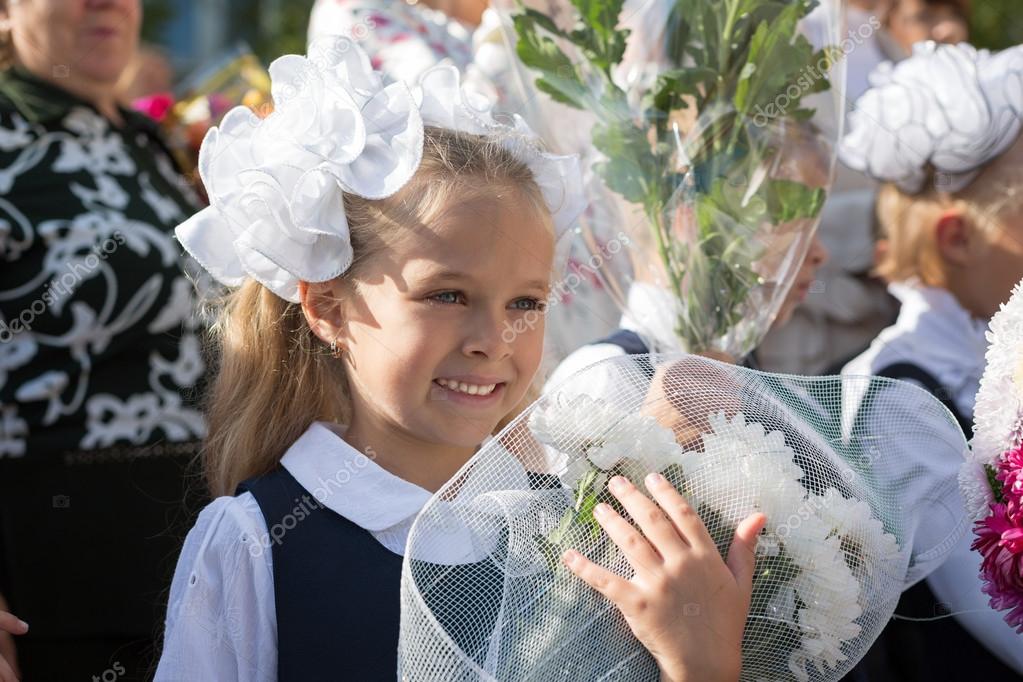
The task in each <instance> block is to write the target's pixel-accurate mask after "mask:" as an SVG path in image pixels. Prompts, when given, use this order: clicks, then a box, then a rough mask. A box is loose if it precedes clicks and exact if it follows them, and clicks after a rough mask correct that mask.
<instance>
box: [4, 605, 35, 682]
mask: <svg viewBox="0 0 1023 682" xmlns="http://www.w3.org/2000/svg"><path fill="white" fill-rule="evenodd" d="M5 606H6V604H5ZM26 632H28V623H26V622H24V621H22V620H19V619H18V618H16V617H15V616H14V615H13V614H10V613H8V612H7V611H0V682H18V675H17V661H16V660H15V657H14V639H12V638H11V635H23V634H25V633H26Z"/></svg>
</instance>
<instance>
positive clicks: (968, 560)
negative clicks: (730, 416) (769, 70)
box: [841, 44, 1023, 681]
mask: <svg viewBox="0 0 1023 682" xmlns="http://www.w3.org/2000/svg"><path fill="white" fill-rule="evenodd" d="M1020 83H1023V46H1020V47H1015V48H1010V49H1008V50H1004V51H1002V52H1000V53H994V54H987V53H984V52H980V51H977V50H975V49H974V48H973V47H971V46H970V45H967V44H960V45H956V46H952V45H935V44H929V45H921V46H920V47H919V48H918V49H917V51H916V52H915V53H914V55H913V56H912V57H910V58H908V59H906V60H904V61H903V62H901V63H899V64H898V65H896V67H895V69H894V70H891V71H887V72H881V73H879V74H878V77H877V78H875V79H874V87H873V88H872V89H871V90H870V91H868V93H867V94H866V95H864V97H863V98H862V99H861V100H860V105H859V107H858V110H857V112H856V113H854V115H853V116H852V117H851V118H850V121H849V128H850V132H849V134H848V135H847V136H846V138H845V139H844V141H843V143H842V148H841V149H842V156H843V158H844V159H845V161H846V163H848V164H849V165H850V166H852V167H854V168H858V169H861V170H863V171H864V172H868V173H871V174H872V175H873V176H874V177H875V178H876V179H877V180H878V181H879V182H882V183H883V185H882V189H881V192H880V195H879V198H878V208H877V214H878V219H879V222H880V226H881V235H882V236H883V238H884V239H885V245H884V248H883V249H880V250H879V256H880V259H879V264H878V271H879V274H881V275H882V276H883V277H884V278H885V280H886V281H888V282H890V285H889V288H890V290H891V292H892V294H893V295H895V296H896V297H897V298H898V299H899V301H900V302H901V310H900V312H899V316H898V319H897V320H896V321H895V323H894V324H893V325H891V326H890V327H888V328H886V329H885V330H884V331H882V332H881V333H880V334H879V335H878V336H877V338H876V339H875V340H874V342H873V343H872V344H871V345H870V347H869V348H868V349H867V350H865V351H864V352H863V353H862V354H860V355H859V356H858V357H856V358H855V359H854V360H852V361H851V362H850V363H849V364H848V365H846V367H845V368H844V369H843V370H842V374H843V375H850V376H869V375H876V376H884V377H889V378H893V379H901V380H904V381H910V382H913V383H916V384H917V385H919V386H921V387H922V388H924V389H926V390H928V391H929V392H931V393H932V394H934V395H935V397H936V398H938V399H939V400H940V401H941V402H942V403H944V404H945V406H946V407H947V408H948V410H949V412H950V413H951V414H952V415H953V416H954V417H955V418H956V420H957V421H958V422H959V424H960V425H961V426H962V429H963V432H964V434H965V435H966V437H967V438H970V437H971V435H972V432H973V422H974V401H975V397H976V394H977V390H978V389H979V386H980V380H981V376H982V375H983V373H984V368H985V365H986V359H985V353H986V351H987V348H988V339H987V336H986V334H987V331H988V322H989V320H990V318H991V317H992V316H993V315H994V314H995V313H996V312H997V311H998V309H999V306H1000V305H1001V303H1002V302H1004V301H1006V300H1008V298H1009V296H1010V294H1011V293H1012V290H1013V287H1014V286H1015V285H1016V283H1017V282H1019V281H1020V278H1021V277H1023V170H1021V168H1023V136H1021V131H1023V117H1021V116H1020V114H1019V112H1020V111H1021V110H1023V94H1021V89H1020V88H1019V84H1020ZM1014 85H1015V87H1014ZM922 130H925V131H927V132H926V133H925V134H918V133H919V131H922ZM903 455H904V457H906V458H913V457H920V461H919V465H918V467H917V469H918V470H919V472H920V474H921V475H922V476H930V477H946V478H952V479H953V480H955V479H956V478H957V474H958V471H959V468H960V465H961V464H962V462H961V460H959V459H958V458H956V459H955V461H952V462H949V461H942V460H939V459H936V458H935V456H934V455H933V454H932V453H930V452H926V453H911V452H907V453H903ZM927 502H928V500H926V499H912V498H910V499H907V500H906V503H907V504H911V505H912V504H926V503H927ZM948 504H949V506H948V507H947V508H948V509H950V510H959V511H958V512H956V513H958V514H964V513H965V511H964V508H963V503H962V501H961V500H959V499H954V500H949V501H948ZM965 523H967V520H964V524H965ZM972 541H973V535H972V534H970V533H968V534H966V535H965V536H963V537H962V538H961V539H960V540H958V542H957V544H956V545H955V548H954V549H953V550H952V552H951V554H950V555H949V557H948V558H947V559H946V560H945V562H944V563H943V564H942V565H941V566H940V567H939V568H938V569H937V570H935V571H934V572H932V573H931V574H930V575H928V577H927V578H926V580H924V581H921V582H920V583H917V584H916V585H914V586H913V587H911V588H910V589H908V590H907V591H905V592H904V593H903V597H902V600H901V601H900V602H899V606H898V607H897V608H896V610H895V613H896V614H898V615H899V616H901V617H902V618H900V619H896V620H893V621H892V622H891V623H890V624H889V625H888V627H887V628H886V629H885V631H884V633H883V634H882V636H881V637H880V639H879V640H878V643H877V644H876V645H875V647H874V649H872V650H871V653H870V654H868V656H867V657H866V659H865V661H864V663H862V664H861V666H860V670H862V671H865V672H868V675H867V679H898V680H907V681H911V680H921V681H923V680H965V679H983V680H987V679H1019V676H1020V675H1023V635H1020V634H1018V633H1016V632H1015V631H1014V629H1013V627H1012V626H1010V625H1009V624H1008V623H1006V622H1005V620H1004V619H1003V614H1000V613H998V612H996V611H995V610H994V609H992V608H991V607H990V605H989V597H988V596H987V595H985V594H984V593H983V592H982V586H983V582H982V581H981V579H980V578H979V575H980V567H981V558H982V557H981V555H980V553H977V552H973V551H971V549H970V545H971V542H972ZM942 616H945V617H942ZM950 616H954V617H950ZM878 666H879V667H880V668H881V669H882V670H887V672H885V673H884V674H883V676H881V677H876V678H875V677H871V676H870V675H869V671H870V670H872V669H874V668H875V667H878Z"/></svg>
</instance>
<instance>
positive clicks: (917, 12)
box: [884, 0, 970, 56]
mask: <svg viewBox="0 0 1023 682" xmlns="http://www.w3.org/2000/svg"><path fill="white" fill-rule="evenodd" d="M969 15H970V4H969V1H968V0H891V7H890V9H889V10H888V13H887V15H886V17H885V22H884V25H885V30H886V31H887V32H888V35H889V36H890V37H891V38H892V40H893V41H894V42H895V44H897V45H898V46H899V47H900V48H901V49H902V52H903V54H904V55H905V56H909V55H910V54H912V53H913V45H915V44H916V43H919V42H922V41H926V40H933V41H934V42H936V43H947V44H949V45H955V44H957V43H962V42H966V41H967V40H969V39H970V16H969Z"/></svg>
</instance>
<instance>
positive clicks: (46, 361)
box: [0, 106, 206, 458]
mask: <svg viewBox="0 0 1023 682" xmlns="http://www.w3.org/2000/svg"><path fill="white" fill-rule="evenodd" d="M0 113H2V115H0V153H2V154H3V156H4V163H2V164H0V168H3V170H2V171H0V189H2V190H9V189H12V188H13V190H14V191H13V192H11V194H10V195H8V197H7V198H2V199H0V258H2V259H3V260H6V261H8V262H10V263H13V264H14V266H5V269H6V271H5V273H4V275H3V277H2V278H0V307H2V308H0V310H2V312H0V322H2V323H3V327H0V333H2V334H3V336H2V338H0V342H2V343H0V458H4V457H22V456H25V455H26V453H27V452H28V453H30V452H31V442H32V440H31V439H32V435H33V433H34V430H35V429H39V430H40V431H42V429H44V428H53V427H56V428H60V429H63V431H62V433H64V432H66V433H67V435H68V438H69V442H67V447H68V448H84V449H91V448H97V447H105V446H109V445H114V444H117V443H131V444H135V445H142V444H147V443H150V442H153V441H154V440H159V439H165V440H170V441H187V440H195V439H198V438H202V437H203V436H204V435H205V423H204V420H203V416H202V414H201V412H200V411H199V410H197V409H195V407H194V406H192V405H190V404H188V402H187V400H186V397H187V398H188V399H191V397H192V394H193V393H194V392H195V390H196V389H197V388H198V387H199V385H200V382H201V380H202V378H203V376H204V374H205V370H206V367H205V364H204V362H203V357H202V353H201V349H200V337H199V335H198V334H197V332H196V329H197V326H198V325H197V321H196V317H195V314H196V310H195V300H194V296H193V293H192V288H191V286H190V284H189V282H188V280H187V279H186V278H185V277H184V276H183V275H182V270H181V267H180V260H179V259H180V247H179V246H178V245H177V244H176V242H175V241H174V238H173V232H172V228H173V227H174V225H175V224H177V223H178V222H179V221H180V220H182V219H183V218H184V217H185V216H186V215H187V212H190V211H191V210H194V209H195V208H196V206H195V205H194V203H195V202H194V195H190V194H189V193H184V192H182V191H181V190H182V188H183V187H184V182H183V180H181V179H180V178H177V177H176V175H175V173H174V171H173V168H172V167H171V164H170V162H169V161H168V160H167V159H165V158H163V155H162V151H161V150H160V149H159V148H158V146H159V145H150V144H148V141H147V136H146V135H144V134H134V133H131V132H129V131H126V132H122V131H121V130H119V129H115V128H112V127H111V126H110V124H109V122H108V121H107V120H106V119H105V118H103V117H102V116H100V115H99V114H98V113H96V112H95V111H93V110H91V109H89V108H87V107H84V106H74V107H71V108H70V109H69V110H68V111H67V113H66V115H65V116H63V118H62V119H61V120H59V121H54V123H53V124H50V125H49V126H48V125H46V124H44V123H36V122H32V123H30V122H29V121H27V120H26V119H25V118H24V117H22V116H20V115H19V114H17V113H10V112H9V111H8V112H0ZM54 128H56V129H54ZM147 156H150V157H154V156H155V161H154V162H153V163H152V164H149V163H146V162H145V161H144V160H145V159H146V157H147ZM145 166H148V167H149V168H148V169H147V168H146V167H145ZM40 196H46V197H47V201H44V202H40V200H39V197H40ZM40 204H45V205H44V206H41V205H40ZM30 216H31V217H30ZM36 264H38V265H37V266H36ZM15 266H17V267H15ZM121 363H127V364H126V366H125V367H124V368H123V369H122V367H121ZM118 372H123V375H124V376H123V377H119V376H118ZM97 382H98V383H97ZM30 415H31V416H30Z"/></svg>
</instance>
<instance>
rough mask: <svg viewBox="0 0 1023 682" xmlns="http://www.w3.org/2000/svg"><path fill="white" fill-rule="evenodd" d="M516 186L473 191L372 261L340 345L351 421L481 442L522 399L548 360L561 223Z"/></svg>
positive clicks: (430, 437)
mask: <svg viewBox="0 0 1023 682" xmlns="http://www.w3.org/2000/svg"><path fill="white" fill-rule="evenodd" d="M528 206H529V204H528V202H527V201H526V200H525V199H524V198H523V197H521V196H518V195H517V193H514V192H512V193H509V194H505V195H504V196H503V197H498V198H494V197H492V196H490V197H487V198H484V199H479V200H475V201H469V202H466V203H463V204H461V205H460V206H458V207H456V208H455V209H454V210H451V211H448V212H447V213H446V214H445V215H444V216H442V217H441V218H440V219H438V220H437V221H435V222H434V223H433V224H431V225H420V226H417V227H416V228H414V229H411V230H410V231H409V234H408V235H406V237H405V238H402V239H400V240H399V242H398V243H397V244H395V245H393V246H390V247H388V248H387V249H385V250H384V251H383V252H381V253H380V254H378V255H376V256H374V257H373V258H372V261H371V262H368V263H366V264H364V265H363V267H362V268H361V271H360V273H359V275H358V276H357V278H355V287H356V289H357V293H356V294H355V295H348V296H346V297H344V298H343V303H342V312H341V315H342V317H343V322H342V324H341V328H340V330H339V331H340V335H339V336H338V338H337V345H338V347H339V348H343V349H344V359H345V362H346V365H347V370H348V372H347V373H348V377H349V384H350V386H351V390H352V393H353V415H354V416H353V419H352V425H351V427H350V428H352V429H356V428H358V429H359V431H360V433H361V434H363V438H364V439H365V433H366V432H367V431H370V430H372V431H374V432H379V429H385V430H386V431H387V432H388V433H392V434H393V433H395V432H397V433H398V434H402V435H403V436H404V437H405V438H406V439H407V440H409V441H410V442H411V443H413V444H414V443H415V442H421V443H431V444H435V445H444V446H452V447H465V448H471V447H475V446H477V445H479V444H480V443H481V442H482V441H483V440H484V439H485V438H486V437H487V436H488V435H489V434H490V433H491V432H492V431H493V429H494V428H495V426H496V425H497V423H498V422H499V421H500V420H501V419H502V418H504V417H505V416H506V415H508V414H509V413H510V412H511V411H512V410H513V409H514V408H515V407H516V405H518V403H519V401H520V400H521V399H522V397H523V395H524V394H525V391H526V389H527V387H528V386H529V384H530V382H531V380H532V379H533V375H534V374H535V373H536V371H537V368H538V367H539V364H540V359H541V355H542V352H543V333H544V316H543V308H544V305H545V301H546V299H547V295H548V290H549V286H550V278H551V269H552V265H553V257H554V237H553V233H552V229H551V227H550V226H549V225H548V224H546V223H545V222H544V221H543V220H542V219H540V218H539V217H538V216H537V215H536V212H535V211H532V210H530V208H529V207H528Z"/></svg>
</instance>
